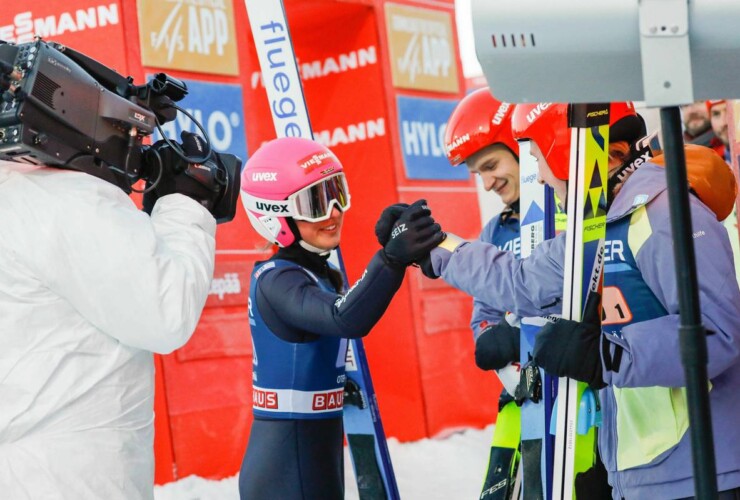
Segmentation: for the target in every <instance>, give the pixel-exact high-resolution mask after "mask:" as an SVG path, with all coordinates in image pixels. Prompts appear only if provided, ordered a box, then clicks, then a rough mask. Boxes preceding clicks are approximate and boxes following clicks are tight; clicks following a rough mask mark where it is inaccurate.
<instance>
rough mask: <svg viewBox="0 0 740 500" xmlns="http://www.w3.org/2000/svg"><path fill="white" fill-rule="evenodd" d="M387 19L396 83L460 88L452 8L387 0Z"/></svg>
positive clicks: (424, 87)
mask: <svg viewBox="0 0 740 500" xmlns="http://www.w3.org/2000/svg"><path fill="white" fill-rule="evenodd" d="M385 21H386V31H387V35H388V46H389V48H390V54H391V74H392V76H393V85H395V86H396V87H401V88H407V89H418V90H432V91H438V92H454V93H457V92H458V91H459V88H460V87H459V82H458V79H457V62H456V58H455V43H454V40H453V36H452V16H451V15H450V13H449V12H442V11H437V10H431V9H422V8H417V7H408V6H404V5H398V4H393V3H386V4H385Z"/></svg>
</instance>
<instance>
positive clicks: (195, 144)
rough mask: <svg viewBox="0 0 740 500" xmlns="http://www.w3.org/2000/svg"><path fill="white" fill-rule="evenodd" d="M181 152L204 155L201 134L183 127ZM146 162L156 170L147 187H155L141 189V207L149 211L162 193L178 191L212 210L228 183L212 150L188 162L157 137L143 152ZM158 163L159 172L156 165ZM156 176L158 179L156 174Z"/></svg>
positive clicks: (203, 143) (195, 155)
mask: <svg viewBox="0 0 740 500" xmlns="http://www.w3.org/2000/svg"><path fill="white" fill-rule="evenodd" d="M180 138H181V139H182V146H181V147H182V150H183V153H184V154H185V155H186V156H188V157H193V158H195V157H203V154H204V152H205V141H204V140H203V138H202V137H200V136H198V135H196V134H192V133H190V132H186V131H183V132H182V133H181V134H180ZM144 154H145V155H148V158H147V160H148V163H149V164H151V165H155V167H154V169H155V171H154V172H153V173H152V175H150V176H149V179H148V180H147V184H146V188H147V189H149V188H150V187H151V186H154V188H153V189H152V190H150V191H147V192H146V193H144V200H143V205H144V211H145V212H146V213H148V214H151V213H152V209H153V208H154V204H155V203H156V201H157V200H158V199H159V198H160V197H162V196H165V195H168V194H172V193H180V194H184V195H185V196H188V197H190V198H192V199H194V200H195V201H197V202H198V203H200V204H201V205H203V206H204V207H206V208H207V209H208V210H209V211H210V212H211V213H213V209H214V207H215V206H216V205H217V204H218V202H219V200H220V199H221V197H222V196H223V194H224V191H225V190H226V187H227V185H228V174H227V173H226V169H225V167H224V166H223V165H222V164H221V163H220V161H219V160H218V155H215V154H213V153H212V154H211V155H210V156H209V158H208V159H207V160H206V161H205V162H203V163H202V164H200V163H187V162H186V161H185V160H184V159H183V158H180V156H179V155H178V154H177V153H176V152H175V151H174V150H173V149H172V147H171V146H170V145H169V144H167V143H166V142H165V141H163V140H162V141H157V142H156V143H154V144H153V145H152V146H151V147H150V148H149V149H148V150H147V151H146V152H145V153H144ZM159 167H161V169H162V170H161V176H159V175H158V174H157V169H158V168H159ZM158 177H159V180H157V178H158Z"/></svg>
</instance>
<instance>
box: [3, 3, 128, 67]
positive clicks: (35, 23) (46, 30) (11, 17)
mask: <svg viewBox="0 0 740 500" xmlns="http://www.w3.org/2000/svg"><path fill="white" fill-rule="evenodd" d="M34 36H40V37H42V38H44V39H45V40H49V41H55V42H59V43H62V44H65V45H68V46H69V47H72V48H74V49H76V50H80V51H84V53H85V54H86V55H88V56H90V57H92V58H93V59H95V60H97V61H99V62H101V63H103V64H105V65H106V66H109V67H111V68H113V69H115V70H116V71H118V72H119V73H125V72H126V71H128V67H127V65H126V57H125V49H124V46H125V33H124V26H123V22H122V15H121V2H119V1H110V0H65V1H61V0H47V1H45V2H38V1H33V0H20V1H17V2H12V3H11V2H3V7H2V9H0V40H5V41H6V42H13V43H26V42H30V41H32V40H33V37H34ZM124 76H126V75H124Z"/></svg>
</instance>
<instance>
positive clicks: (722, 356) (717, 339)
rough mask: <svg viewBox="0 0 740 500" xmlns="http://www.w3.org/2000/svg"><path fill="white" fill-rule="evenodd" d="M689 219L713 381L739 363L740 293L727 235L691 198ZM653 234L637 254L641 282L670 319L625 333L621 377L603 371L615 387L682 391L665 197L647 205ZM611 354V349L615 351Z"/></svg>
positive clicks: (634, 326) (646, 323)
mask: <svg viewBox="0 0 740 500" xmlns="http://www.w3.org/2000/svg"><path fill="white" fill-rule="evenodd" d="M690 199H691V219H692V228H693V233H694V248H695V253H696V270H697V277H698V282H699V300H700V304H701V312H702V315H701V319H702V323H703V325H704V327H706V328H707V329H708V330H709V331H710V334H709V335H707V337H706V339H707V348H708V360H709V363H708V366H707V369H708V374H709V377H710V378H715V377H717V376H718V375H720V374H721V373H722V372H724V371H725V370H726V369H727V368H728V367H730V366H732V365H733V364H735V363H737V362H738V359H739V358H740V290H738V285H737V280H736V278H735V271H734V264H733V258H732V249H731V247H730V242H729V239H728V235H727V231H726V229H725V228H724V226H723V225H722V224H720V223H719V222H717V220H716V218H715V216H714V214H713V213H712V212H711V211H710V210H709V209H707V208H706V207H705V206H704V205H702V204H701V203H700V202H699V201H698V200H697V199H696V198H694V197H693V196H691V197H690ZM648 218H649V221H650V226H651V228H652V231H653V232H652V234H651V236H650V237H649V238H648V240H647V241H646V242H645V243H644V244H643V246H642V247H641V248H640V250H639V251H638V253H637V255H636V261H637V265H638V267H639V269H640V272H641V273H642V276H643V279H644V280H645V282H646V283H647V285H648V286H649V287H650V289H651V290H652V292H653V293H654V294H655V296H656V297H657V298H658V300H659V301H660V302H661V303H662V305H663V307H664V308H665V309H666V311H668V315H667V316H663V317H661V318H656V319H652V320H649V321H644V322H640V323H633V324H631V325H628V326H626V327H625V328H623V329H622V338H621V339H618V338H615V337H613V336H611V335H610V336H608V340H606V339H605V340H604V341H606V342H614V343H618V344H620V345H621V346H622V347H623V348H624V349H625V353H624V355H623V356H622V361H621V364H620V366H619V371H618V372H616V373H615V372H610V371H609V372H605V373H604V375H605V381H606V382H607V383H611V384H613V385H615V386H617V387H649V386H665V387H682V386H685V385H686V383H685V376H684V370H683V366H682V364H681V354H680V349H679V335H678V327H679V307H678V288H679V285H678V284H677V282H676V270H675V259H674V254H673V251H672V247H673V239H672V235H671V226H670V220H669V212H668V197H667V192H664V193H662V194H661V195H659V196H658V197H657V198H656V199H655V200H653V201H652V202H651V203H650V204H649V205H648ZM612 350H613V347H612Z"/></svg>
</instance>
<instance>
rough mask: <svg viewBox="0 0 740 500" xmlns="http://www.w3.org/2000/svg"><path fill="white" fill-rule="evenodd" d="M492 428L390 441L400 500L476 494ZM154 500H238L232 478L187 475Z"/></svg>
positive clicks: (350, 488)
mask: <svg viewBox="0 0 740 500" xmlns="http://www.w3.org/2000/svg"><path fill="white" fill-rule="evenodd" d="M492 435H493V425H489V426H488V427H486V428H485V429H467V430H464V431H461V432H456V433H453V434H451V435H450V436H448V437H446V438H435V439H423V440H421V441H415V442H412V443H399V442H398V441H396V440H395V439H390V440H389V442H388V448H389V449H390V452H391V458H392V460H393V467H394V469H395V472H396V479H397V480H398V489H399V491H400V494H401V498H403V499H404V500H422V499H423V500H457V499H461V500H466V499H475V498H478V495H480V490H481V486H482V485H483V475H484V474H485V472H486V466H487V465H488V451H489V447H490V443H491V436H492ZM344 451H345V463H346V464H347V465H346V467H345V470H346V476H345V484H346V488H347V492H346V496H345V498H346V499H347V500H356V499H358V498H359V497H358V495H357V485H356V483H355V478H354V473H353V472H352V465H351V463H350V462H349V453H348V451H347V448H346V447H345V450H344ZM154 498H155V499H156V500H238V499H239V489H238V486H237V477H236V476H234V477H230V478H227V479H224V480H222V481H209V480H206V479H203V478H199V477H195V476H190V477H186V478H185V479H182V480H180V481H177V482H174V483H170V484H166V485H164V486H157V487H156V488H155V489H154Z"/></svg>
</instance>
